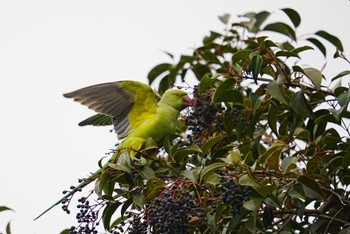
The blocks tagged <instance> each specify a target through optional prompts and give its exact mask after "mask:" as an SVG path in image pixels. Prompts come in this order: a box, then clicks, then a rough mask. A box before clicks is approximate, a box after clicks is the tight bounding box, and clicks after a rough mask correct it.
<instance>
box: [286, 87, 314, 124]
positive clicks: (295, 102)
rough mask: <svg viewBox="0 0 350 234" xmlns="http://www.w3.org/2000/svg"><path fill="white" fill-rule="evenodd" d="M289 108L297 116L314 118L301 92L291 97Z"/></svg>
mask: <svg viewBox="0 0 350 234" xmlns="http://www.w3.org/2000/svg"><path fill="white" fill-rule="evenodd" d="M290 106H291V107H292V109H293V110H294V111H295V112H296V113H297V114H299V115H301V116H303V117H307V118H310V119H314V118H315V116H314V113H313V112H312V109H311V107H310V105H309V103H308V102H307V100H306V98H305V96H304V92H303V91H299V92H297V93H296V94H294V95H293V97H292V100H291V101H290Z"/></svg>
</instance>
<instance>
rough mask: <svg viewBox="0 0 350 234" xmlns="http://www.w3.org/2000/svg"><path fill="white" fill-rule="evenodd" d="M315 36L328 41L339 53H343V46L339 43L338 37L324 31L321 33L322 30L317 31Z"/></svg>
mask: <svg viewBox="0 0 350 234" xmlns="http://www.w3.org/2000/svg"><path fill="white" fill-rule="evenodd" d="M315 35H317V36H320V37H322V38H323V39H326V40H327V41H329V42H330V43H331V44H333V45H334V46H335V47H336V48H337V49H338V50H340V51H341V52H343V51H344V48H343V44H342V43H341V41H340V40H339V38H338V37H336V36H334V35H332V34H330V33H328V32H326V31H323V30H320V31H317V32H316V33H315Z"/></svg>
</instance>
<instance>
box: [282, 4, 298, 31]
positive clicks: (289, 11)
mask: <svg viewBox="0 0 350 234" xmlns="http://www.w3.org/2000/svg"><path fill="white" fill-rule="evenodd" d="M281 10H282V11H283V12H284V13H286V15H287V16H288V17H289V19H290V20H291V21H292V23H293V25H294V27H295V28H297V27H298V26H299V25H300V22H301V17H300V15H299V13H298V12H296V11H295V10H293V9H291V8H283V9H281Z"/></svg>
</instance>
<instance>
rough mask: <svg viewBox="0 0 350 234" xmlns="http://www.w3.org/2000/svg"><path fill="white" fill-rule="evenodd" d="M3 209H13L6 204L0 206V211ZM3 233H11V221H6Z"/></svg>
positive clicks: (0, 233)
mask: <svg viewBox="0 0 350 234" xmlns="http://www.w3.org/2000/svg"><path fill="white" fill-rule="evenodd" d="M3 211H13V210H12V209H11V208H9V207H7V206H0V212H3ZM0 234H2V232H0ZM5 234H11V222H8V223H7V225H6V229H5Z"/></svg>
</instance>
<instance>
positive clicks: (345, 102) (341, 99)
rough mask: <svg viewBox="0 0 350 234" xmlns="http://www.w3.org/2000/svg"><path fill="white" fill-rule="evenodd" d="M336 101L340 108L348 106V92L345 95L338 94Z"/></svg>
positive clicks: (349, 94) (349, 98) (349, 97)
mask: <svg viewBox="0 0 350 234" xmlns="http://www.w3.org/2000/svg"><path fill="white" fill-rule="evenodd" d="M337 100H338V102H339V105H340V106H345V105H348V104H349V102H350V90H348V91H347V92H345V93H342V94H340V95H339V96H338V97H337Z"/></svg>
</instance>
